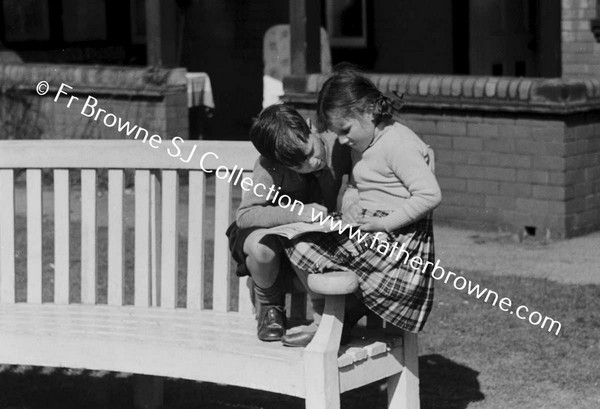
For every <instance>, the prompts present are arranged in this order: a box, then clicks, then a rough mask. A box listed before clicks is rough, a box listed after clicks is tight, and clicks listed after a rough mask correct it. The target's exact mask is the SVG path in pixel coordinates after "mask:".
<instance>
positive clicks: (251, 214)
mask: <svg viewBox="0 0 600 409" xmlns="http://www.w3.org/2000/svg"><path fill="white" fill-rule="evenodd" d="M250 140H251V141H252V143H253V145H254V146H255V147H256V149H257V150H258V152H259V153H260V154H261V156H260V157H259V158H258V160H257V162H256V164H255V166H254V170H253V174H252V179H253V182H254V183H253V185H254V186H257V185H259V184H262V185H263V186H265V189H264V190H267V189H269V187H271V186H274V187H275V189H276V190H277V192H279V196H280V197H281V196H282V195H287V196H289V197H290V198H291V200H292V201H295V200H297V201H300V202H301V203H303V204H304V207H303V209H302V211H301V212H299V211H298V207H296V209H295V210H293V211H290V209H288V208H283V207H279V206H277V204H276V203H274V201H273V200H272V198H270V197H269V195H266V194H265V195H263V196H258V195H257V194H253V193H249V194H247V195H245V196H244V197H243V199H242V202H241V203H240V207H239V209H238V210H237V213H236V222H235V223H233V224H232V225H231V226H230V227H229V229H228V230H227V236H228V237H229V247H230V250H231V252H232V255H233V258H234V259H235V260H236V261H237V262H238V269H237V275H238V276H244V275H250V276H251V277H252V279H253V281H254V292H255V296H256V298H257V299H258V302H259V305H260V306H259V311H258V326H257V336H258V339H260V340H261V341H279V340H281V339H282V337H283V336H284V334H285V311H284V296H285V286H284V282H283V281H284V279H283V274H279V271H280V264H281V263H282V262H283V263H284V264H285V263H286V261H287V259H286V258H285V256H284V257H283V258H282V257H281V256H280V254H281V252H282V250H283V246H282V244H281V241H280V238H279V237H278V236H273V235H267V236H265V228H269V227H274V226H278V225H282V224H287V223H294V222H300V221H302V222H311V221H312V220H311V216H312V211H313V209H314V211H315V212H317V213H318V212H323V214H327V212H328V211H335V209H336V203H337V194H338V191H339V189H340V186H341V183H342V176H343V175H344V174H350V172H351V159H350V150H349V149H348V148H347V147H344V146H342V145H340V144H339V143H338V142H337V140H336V137H335V135H334V134H331V133H330V134H323V135H321V134H317V133H314V132H312V131H311V129H310V128H309V126H308V125H307V124H306V122H305V121H304V119H303V118H302V116H301V115H300V114H299V113H298V112H297V111H296V110H295V109H294V108H292V107H291V106H289V105H285V104H275V105H271V106H269V107H267V108H265V109H264V110H263V111H262V112H261V113H260V114H259V116H258V118H257V120H256V122H255V123H254V124H253V125H252V128H251V129H250ZM279 188H280V189H279ZM270 199H271V200H270ZM303 342H304V341H303Z"/></svg>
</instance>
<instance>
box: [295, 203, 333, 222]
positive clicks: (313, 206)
mask: <svg viewBox="0 0 600 409" xmlns="http://www.w3.org/2000/svg"><path fill="white" fill-rule="evenodd" d="M319 213H322V214H323V216H322V217H323V219H325V218H326V217H327V208H326V207H325V206H323V205H320V204H318V203H309V204H306V205H304V209H303V210H302V214H301V215H300V219H301V221H303V222H306V223H313V217H315V218H316V219H315V220H314V221H315V222H316V221H319V220H321V219H320V218H319V216H318V214H319Z"/></svg>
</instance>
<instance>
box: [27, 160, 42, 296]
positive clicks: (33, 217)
mask: <svg viewBox="0 0 600 409" xmlns="http://www.w3.org/2000/svg"><path fill="white" fill-rule="evenodd" d="M27 302H30V303H38V304H39V303H41V302H42V170H41V169H27Z"/></svg>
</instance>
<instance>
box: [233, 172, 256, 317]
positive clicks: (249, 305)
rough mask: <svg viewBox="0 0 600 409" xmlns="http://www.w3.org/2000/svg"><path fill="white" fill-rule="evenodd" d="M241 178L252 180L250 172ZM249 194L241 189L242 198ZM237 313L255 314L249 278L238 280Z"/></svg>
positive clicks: (243, 173) (243, 174) (252, 289)
mask: <svg viewBox="0 0 600 409" xmlns="http://www.w3.org/2000/svg"><path fill="white" fill-rule="evenodd" d="M236 177H237V176H236ZM243 178H252V172H242V177H241V179H240V180H243ZM251 194H254V193H252V191H250V190H244V189H242V198H244V197H245V196H246V195H251ZM238 312H239V313H240V314H247V315H254V314H255V313H256V311H255V306H254V287H253V283H252V279H251V278H250V277H241V278H240V279H239V287H238Z"/></svg>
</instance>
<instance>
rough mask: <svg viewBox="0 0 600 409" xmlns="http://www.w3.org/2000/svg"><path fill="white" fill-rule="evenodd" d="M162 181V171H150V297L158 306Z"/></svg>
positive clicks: (153, 303)
mask: <svg viewBox="0 0 600 409" xmlns="http://www.w3.org/2000/svg"><path fill="white" fill-rule="evenodd" d="M160 189H161V181H160V171H156V170H154V171H152V173H150V272H149V273H150V298H151V305H154V306H158V305H159V304H160V303H159V299H160V288H159V283H160V265H161V262H160V260H161V252H160V236H161V221H160V220H161V219H160V217H161V211H160V209H161V193H160Z"/></svg>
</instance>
